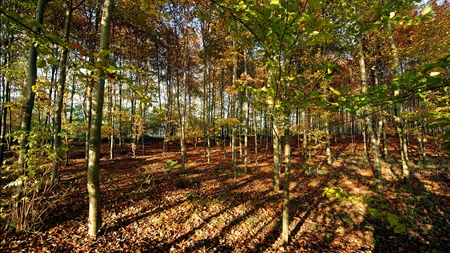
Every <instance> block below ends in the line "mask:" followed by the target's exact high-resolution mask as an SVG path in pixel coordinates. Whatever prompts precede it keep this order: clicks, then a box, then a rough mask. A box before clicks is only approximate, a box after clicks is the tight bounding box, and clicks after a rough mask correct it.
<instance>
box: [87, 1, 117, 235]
mask: <svg viewBox="0 0 450 253" xmlns="http://www.w3.org/2000/svg"><path fill="white" fill-rule="evenodd" d="M113 7H114V0H105V2H104V3H103V9H102V22H101V29H100V51H103V50H108V49H109V36H110V27H111V18H112V12H113ZM106 57H107V56H105V57H102V58H100V59H99V61H105V60H106V59H105V58H106ZM98 76H99V79H98V89H97V90H96V91H95V97H94V99H93V100H92V104H93V107H92V124H91V126H90V132H91V136H90V139H89V167H88V173H87V189H88V193H89V235H90V236H93V237H96V236H97V233H98V232H99V230H100V228H101V226H102V216H101V194H100V180H99V177H100V168H99V164H100V145H101V128H102V111H103V97H104V91H105V73H104V71H102V70H100V69H99V70H98Z"/></svg>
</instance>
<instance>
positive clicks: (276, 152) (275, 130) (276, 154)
mask: <svg viewBox="0 0 450 253" xmlns="http://www.w3.org/2000/svg"><path fill="white" fill-rule="evenodd" d="M278 124H279V123H278V120H277V119H276V118H275V117H273V120H272V136H273V138H272V142H273V182H274V185H273V190H274V191H275V192H277V191H279V190H280V167H281V147H280V145H281V144H280V130H279V125H278Z"/></svg>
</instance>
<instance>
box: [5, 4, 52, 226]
mask: <svg viewBox="0 0 450 253" xmlns="http://www.w3.org/2000/svg"><path fill="white" fill-rule="evenodd" d="M47 2H48V0H39V1H38V3H37V7H36V16H35V21H36V22H37V23H39V24H42V23H43V20H44V9H45V6H46V4H47ZM33 31H34V32H35V33H38V34H39V33H40V32H41V27H40V26H34V27H33ZM36 64H37V50H36V46H34V44H32V45H31V47H30V51H29V58H28V78H27V86H26V93H25V99H24V103H23V105H22V107H23V109H24V112H23V113H22V123H21V126H20V130H21V131H22V135H21V136H20V153H19V159H18V167H19V175H23V174H24V173H25V168H26V166H27V162H26V160H25V159H26V158H25V157H26V155H27V152H28V135H29V133H30V130H31V119H32V113H33V107H34V97H35V92H34V90H33V86H34V85H35V83H36V78H37V66H36ZM23 185H24V180H23V178H22V177H19V178H18V180H17V184H16V197H15V199H14V204H13V214H12V227H15V228H16V231H19V230H21V228H20V224H18V223H19V222H20V221H19V219H20V218H19V216H18V214H19V213H21V210H20V208H21V205H20V203H19V202H20V201H21V198H22V188H23ZM16 225H17V226H16Z"/></svg>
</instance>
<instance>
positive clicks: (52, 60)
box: [46, 56, 58, 66]
mask: <svg viewBox="0 0 450 253" xmlns="http://www.w3.org/2000/svg"><path fill="white" fill-rule="evenodd" d="M46 60H47V62H48V63H50V64H51V65H53V66H56V65H58V60H57V59H56V57H54V56H48V57H47V59H46Z"/></svg>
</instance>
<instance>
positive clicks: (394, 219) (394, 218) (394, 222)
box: [388, 213, 399, 233]
mask: <svg viewBox="0 0 450 253" xmlns="http://www.w3.org/2000/svg"><path fill="white" fill-rule="evenodd" d="M388 221H389V224H391V226H397V225H399V224H398V217H397V215H395V214H393V213H390V214H389V215H388ZM396 233H397V232H396Z"/></svg>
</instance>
